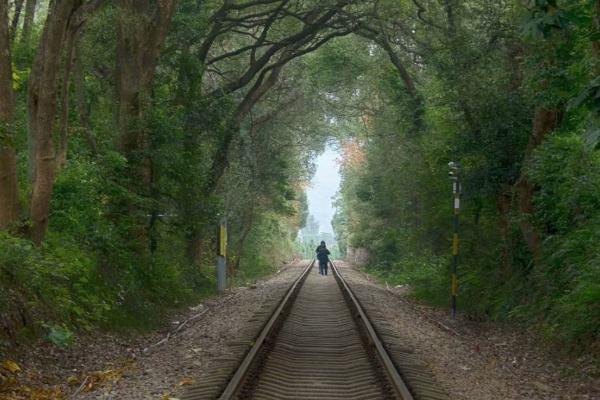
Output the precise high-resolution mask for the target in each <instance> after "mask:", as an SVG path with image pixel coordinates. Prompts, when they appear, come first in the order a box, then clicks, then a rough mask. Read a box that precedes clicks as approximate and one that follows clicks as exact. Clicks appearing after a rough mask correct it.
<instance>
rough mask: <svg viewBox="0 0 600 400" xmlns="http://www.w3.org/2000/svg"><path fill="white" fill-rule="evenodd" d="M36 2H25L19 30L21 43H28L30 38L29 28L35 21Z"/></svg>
mask: <svg viewBox="0 0 600 400" xmlns="http://www.w3.org/2000/svg"><path fill="white" fill-rule="evenodd" d="M36 5H37V0H27V1H26V2H25V18H24V19H23V29H22V30H21V43H24V44H27V43H29V39H30V38H31V28H32V27H33V21H34V19H35V7H36Z"/></svg>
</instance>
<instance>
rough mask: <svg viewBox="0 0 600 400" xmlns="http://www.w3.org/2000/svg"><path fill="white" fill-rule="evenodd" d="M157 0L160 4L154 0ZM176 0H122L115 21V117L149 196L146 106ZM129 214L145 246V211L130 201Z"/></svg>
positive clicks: (138, 183)
mask: <svg viewBox="0 0 600 400" xmlns="http://www.w3.org/2000/svg"><path fill="white" fill-rule="evenodd" d="M155 3H156V5H154V4H155ZM175 4H176V1H175V0H163V1H159V2H153V1H150V0H142V1H135V0H119V1H118V2H117V6H118V21H117V70H116V72H117V77H116V81H117V97H118V99H117V100H118V110H117V121H118V124H119V130H120V135H119V143H118V147H119V150H120V151H121V153H122V154H123V155H124V156H125V157H126V158H127V160H128V168H129V169H130V176H131V177H132V178H133V180H132V182H133V183H134V185H135V186H134V187H132V190H133V191H134V192H136V194H138V195H141V196H144V197H148V196H150V194H151V193H150V192H151V184H152V171H151V160H150V158H149V155H148V150H149V149H148V142H149V141H148V137H147V135H148V132H147V127H146V126H145V123H146V121H145V117H146V110H147V109H148V107H149V105H150V91H151V88H152V83H153V81H154V73H155V70H156V65H157V63H158V57H159V55H160V51H161V49H162V46H163V44H164V41H165V39H166V36H167V33H168V30H169V26H170V23H171V19H172V17H173V14H174V12H175ZM129 211H130V214H132V215H134V216H135V215H137V216H138V223H137V224H136V226H134V227H133V228H132V235H133V236H134V238H135V240H136V241H137V248H138V251H139V252H140V253H142V252H144V249H147V248H148V246H147V244H146V241H147V238H148V229H149V227H150V226H151V224H149V223H147V221H148V220H147V219H146V218H147V217H146V215H147V212H146V211H144V210H141V209H138V207H136V206H135V205H134V204H130V210H129Z"/></svg>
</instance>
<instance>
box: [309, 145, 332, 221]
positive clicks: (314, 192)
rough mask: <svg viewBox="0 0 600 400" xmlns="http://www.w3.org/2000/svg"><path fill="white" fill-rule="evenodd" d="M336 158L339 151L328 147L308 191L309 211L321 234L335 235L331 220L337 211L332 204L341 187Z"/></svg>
mask: <svg viewBox="0 0 600 400" xmlns="http://www.w3.org/2000/svg"><path fill="white" fill-rule="evenodd" d="M336 158H338V153H337V151H335V150H334V149H332V148H331V147H330V146H328V147H327V149H326V150H325V152H323V154H321V155H320V156H319V157H318V158H317V160H316V163H317V171H316V173H315V176H314V177H313V179H312V180H311V182H310V187H309V188H308V190H307V191H306V193H307V196H308V211H309V213H310V214H312V215H313V216H314V217H315V218H316V219H317V221H319V227H320V230H321V232H330V233H333V228H332V226H331V219H332V218H333V214H334V212H335V209H334V208H333V205H332V202H333V196H335V194H336V193H337V191H338V189H339V186H340V173H339V165H338V164H337V163H336V161H335V160H336Z"/></svg>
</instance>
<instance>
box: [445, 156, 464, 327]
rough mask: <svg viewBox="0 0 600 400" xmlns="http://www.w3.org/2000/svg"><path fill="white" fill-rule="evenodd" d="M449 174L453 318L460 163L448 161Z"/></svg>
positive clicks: (456, 288) (455, 287) (454, 313)
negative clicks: (451, 206) (450, 183)
mask: <svg viewBox="0 0 600 400" xmlns="http://www.w3.org/2000/svg"><path fill="white" fill-rule="evenodd" d="M448 168H450V172H448V176H449V177H450V180H451V181H452V193H453V195H454V196H453V198H454V202H453V216H452V219H453V221H452V274H451V279H452V283H451V296H452V297H451V307H452V318H454V317H456V295H457V291H458V278H457V276H456V269H457V267H458V245H459V239H458V228H459V219H458V217H459V212H460V195H461V191H462V187H461V182H460V169H461V165H460V163H457V162H454V161H451V162H449V163H448Z"/></svg>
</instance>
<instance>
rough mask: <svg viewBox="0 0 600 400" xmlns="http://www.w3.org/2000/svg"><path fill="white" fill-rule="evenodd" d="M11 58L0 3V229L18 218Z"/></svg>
mask: <svg viewBox="0 0 600 400" xmlns="http://www.w3.org/2000/svg"><path fill="white" fill-rule="evenodd" d="M12 84H13V81H12V58H11V54H10V33H9V29H8V1H6V0H0V230H2V229H6V228H7V227H9V226H11V225H12V224H14V223H15V222H16V221H17V219H18V218H19V190H18V179H17V159H16V151H15V147H14V132H13V126H12V122H13V118H14V113H15V100H14V93H13V87H12Z"/></svg>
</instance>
